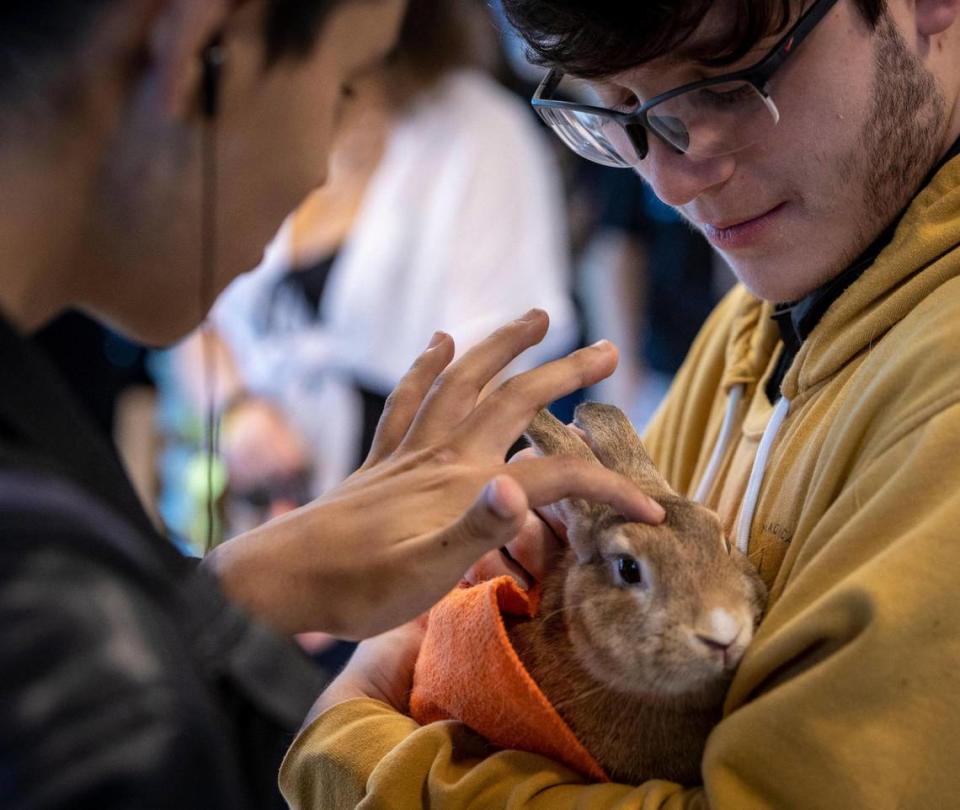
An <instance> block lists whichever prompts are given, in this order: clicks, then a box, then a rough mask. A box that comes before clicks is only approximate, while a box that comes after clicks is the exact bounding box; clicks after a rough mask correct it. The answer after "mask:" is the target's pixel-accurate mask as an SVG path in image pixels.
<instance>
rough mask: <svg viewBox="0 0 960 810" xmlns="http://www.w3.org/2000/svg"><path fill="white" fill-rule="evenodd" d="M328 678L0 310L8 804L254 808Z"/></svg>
mask: <svg viewBox="0 0 960 810" xmlns="http://www.w3.org/2000/svg"><path fill="white" fill-rule="evenodd" d="M319 689H320V679H319V675H318V674H317V672H316V670H315V669H314V668H313V667H312V665H311V664H310V663H309V662H308V661H307V660H306V659H305V658H304V657H303V656H301V655H300V654H299V652H298V651H297V650H296V648H295V647H293V645H292V644H290V643H289V642H287V641H285V640H283V639H280V638H279V637H277V636H275V635H274V634H273V633H272V632H271V631H269V630H268V629H267V628H266V627H264V626H262V625H260V624H258V623H256V622H254V621H252V620H251V619H249V618H248V617H247V616H245V615H244V614H243V613H242V612H241V611H240V610H239V609H237V608H236V607H234V606H232V605H231V604H230V603H229V602H228V601H227V600H226V599H225V597H224V596H223V595H222V593H221V591H220V590H219V588H218V587H217V583H216V582H215V580H214V579H213V578H212V577H211V576H210V575H209V574H208V573H207V572H206V571H205V570H204V569H202V568H200V567H199V566H198V565H197V562H196V561H195V560H190V559H188V558H185V557H183V556H182V555H181V554H180V553H179V552H178V551H177V550H176V549H175V548H174V546H173V545H172V544H171V543H169V542H168V541H167V540H166V539H165V538H164V537H162V536H161V535H159V534H158V533H157V532H155V531H154V529H153V528H152V526H151V524H150V521H149V519H148V518H147V516H146V514H145V512H144V511H143V509H142V507H141V505H140V502H139V500H138V499H137V496H136V494H135V493H134V491H133V489H132V487H131V485H130V483H129V481H128V480H127V478H126V476H125V474H124V472H123V469H122V466H121V464H120V462H119V460H118V459H117V457H116V454H115V452H114V450H113V448H112V446H111V445H110V444H109V442H107V441H106V440H105V439H104V438H102V437H101V436H99V435H98V433H97V430H96V428H95V427H94V426H93V425H92V424H91V423H90V421H89V420H88V419H87V417H86V416H85V415H84V413H82V411H81V409H80V408H79V406H78V405H77V404H76V403H75V402H74V400H73V398H72V396H71V395H70V394H69V393H68V392H67V390H66V388H65V387H64V386H63V385H62V384H61V383H60V382H59V381H58V380H57V378H56V375H55V373H54V372H53V371H52V369H51V367H50V366H49V365H48V364H47V362H46V361H45V359H44V358H43V357H42V356H40V354H39V353H38V352H36V351H35V350H34V349H33V348H32V347H31V346H30V345H29V344H28V343H27V342H26V341H24V340H23V339H22V338H21V337H20V336H19V335H17V334H16V333H15V332H14V330H13V329H12V328H11V327H10V326H9V325H8V324H7V323H5V322H4V321H3V320H2V318H0V807H2V808H4V809H5V810H6V809H7V808H53V807H58V808H59V807H70V808H85V807H90V808H94V807H96V808H103V809H104V810H106V809H107V808H121V807H122V808H204V809H205V810H210V809H213V808H231V810H235V809H240V810H242V809H243V808H261V807H271V806H276V804H277V800H278V793H277V789H276V774H277V770H278V767H279V763H280V758H281V757H282V755H283V751H284V750H285V747H286V745H287V744H288V743H289V742H290V740H291V739H292V737H293V734H294V732H295V731H296V729H297V727H298V726H299V724H300V722H301V720H302V718H303V717H304V716H305V714H306V712H307V710H308V709H309V706H310V703H311V702H312V700H313V699H314V698H315V697H316V695H317V693H318V692H319Z"/></svg>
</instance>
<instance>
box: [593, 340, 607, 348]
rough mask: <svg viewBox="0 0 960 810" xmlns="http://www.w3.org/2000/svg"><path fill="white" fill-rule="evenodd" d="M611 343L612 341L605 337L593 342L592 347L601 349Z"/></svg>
mask: <svg viewBox="0 0 960 810" xmlns="http://www.w3.org/2000/svg"><path fill="white" fill-rule="evenodd" d="M609 345H610V341H609V340H607V339H606V338H604V339H603V340H598V341H597V342H596V343H593V344H591V346H590V348H591V349H600V348H605V347H606V346H609Z"/></svg>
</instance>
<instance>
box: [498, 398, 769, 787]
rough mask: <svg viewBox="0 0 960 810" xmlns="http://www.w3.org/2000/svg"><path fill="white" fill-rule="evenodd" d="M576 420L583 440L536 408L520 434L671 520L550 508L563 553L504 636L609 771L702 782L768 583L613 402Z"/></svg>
mask: <svg viewBox="0 0 960 810" xmlns="http://www.w3.org/2000/svg"><path fill="white" fill-rule="evenodd" d="M575 424H576V426H577V427H578V428H580V429H581V430H582V431H583V433H584V435H585V436H586V441H584V440H583V439H581V438H580V437H579V436H577V435H576V433H574V432H573V431H571V430H569V429H568V428H566V427H565V426H564V425H563V424H561V423H560V422H559V421H558V420H557V419H556V418H555V417H553V416H552V415H550V414H549V413H548V412H547V411H541V412H540V413H539V414H538V416H537V417H536V418H535V419H534V421H533V423H532V424H531V425H530V427H529V429H528V431H527V436H528V438H529V439H530V441H531V443H532V444H533V445H534V447H535V448H536V449H537V450H538V451H539V452H540V453H542V454H544V455H554V454H565V455H574V456H579V457H581V458H588V459H590V460H592V461H594V462H598V463H602V464H603V465H604V466H606V467H609V468H611V469H613V470H616V471H618V472H620V473H622V474H624V475H626V476H627V477H629V478H630V479H631V480H633V481H635V482H636V483H637V484H639V485H640V486H641V487H642V488H643V489H644V490H645V491H646V492H647V493H648V494H649V495H651V496H653V497H655V498H656V499H657V500H658V501H659V502H660V504H661V505H662V506H663V507H664V509H665V510H666V512H667V518H666V520H665V521H664V522H663V523H662V524H661V525H659V526H648V525H645V524H640V523H627V522H626V521H625V520H624V519H623V518H622V517H620V516H619V515H617V514H615V513H614V512H613V511H612V510H610V508H609V507H604V506H594V505H591V504H588V503H587V502H585V501H580V500H574V499H568V500H565V501H562V502H561V503H560V504H558V505H557V507H555V508H557V509H558V510H559V513H560V515H561V517H562V519H563V522H564V524H565V525H566V527H567V534H568V539H569V542H570V550H569V551H568V552H567V553H566V555H565V556H564V558H563V560H562V561H561V563H560V564H559V565H558V566H557V568H556V569H555V570H554V571H553V573H552V574H551V575H550V576H549V577H547V579H546V580H545V581H544V582H543V585H542V594H541V602H540V611H539V613H538V615H537V616H536V617H535V618H533V619H527V620H522V621H517V622H511V624H510V626H509V628H508V629H509V635H510V640H511V642H512V644H513V646H514V648H515V649H516V651H517V654H518V655H519V657H520V659H521V661H522V663H523V664H524V666H525V667H526V669H527V671H528V672H529V674H530V675H531V677H532V678H533V679H534V680H535V681H536V682H537V684H538V685H539V686H540V688H541V690H542V691H543V692H544V694H545V695H546V696H547V698H548V699H549V700H550V702H551V703H552V705H553V706H554V708H555V709H556V710H557V712H558V713H559V714H560V716H561V717H562V718H563V719H564V721H565V722H566V723H567V725H569V726H570V728H571V729H572V731H573V732H574V734H575V735H576V736H577V738H578V739H579V740H580V742H581V743H583V745H584V746H585V747H586V748H587V749H588V750H589V751H590V752H591V753H592V754H593V756H594V757H595V758H596V759H597V761H598V762H599V763H600V765H601V766H602V767H603V768H604V770H605V771H606V772H607V774H608V775H609V776H610V777H611V778H612V779H614V780H617V781H623V782H628V783H634V784H636V783H639V782H641V781H643V780H644V779H649V778H659V779H671V780H674V781H678V782H680V783H682V784H696V783H698V782H699V781H700V761H701V758H702V755H703V748H704V745H705V743H706V738H707V735H708V734H709V733H710V730H711V729H712V728H713V726H714V725H716V723H717V722H718V721H719V719H720V716H721V709H722V704H723V699H724V696H725V694H726V691H727V687H728V685H729V683H730V680H731V679H732V677H733V673H734V671H735V669H736V666H737V664H738V663H739V661H740V658H741V657H742V655H743V652H744V650H745V649H746V646H747V644H748V643H749V642H750V640H751V638H752V637H753V631H754V628H755V627H756V625H757V622H758V621H759V619H760V616H761V614H762V612H763V608H764V605H765V602H766V588H765V587H764V585H763V583H762V582H761V580H760V578H759V576H758V575H757V572H756V570H755V569H754V567H753V566H752V565H751V563H750V562H749V561H748V560H747V559H746V557H745V556H744V555H743V554H741V553H740V552H739V551H737V549H736V548H732V547H731V546H730V544H729V543H728V541H727V540H726V538H725V537H724V534H723V530H722V528H721V526H720V521H719V519H718V518H717V516H716V515H715V514H714V513H713V512H711V511H710V510H708V509H706V508H704V507H702V506H700V505H698V504H696V503H694V502H692V501H690V500H688V499H686V498H682V497H680V496H678V495H677V494H676V493H675V492H673V490H671V489H670V487H669V485H668V484H667V483H666V481H665V480H664V479H663V478H662V476H661V475H660V474H659V472H658V471H657V470H656V468H655V467H654V466H653V463H652V462H651V461H650V459H649V457H648V456H647V453H646V451H645V449H644V447H643V444H642V443H641V441H640V438H639V436H638V435H637V433H636V431H635V430H634V429H633V426H632V425H631V424H630V422H629V420H628V419H627V418H626V416H625V415H624V414H623V413H622V412H621V411H620V410H619V409H618V408H615V407H612V406H609V405H601V404H599V403H588V404H585V405H581V406H580V407H579V408H578V409H577V413H576V419H575Z"/></svg>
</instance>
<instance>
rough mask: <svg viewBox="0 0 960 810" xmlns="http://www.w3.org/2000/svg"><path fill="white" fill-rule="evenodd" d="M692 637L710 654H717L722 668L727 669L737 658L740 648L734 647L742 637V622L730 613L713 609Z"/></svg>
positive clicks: (721, 609) (720, 609)
mask: <svg viewBox="0 0 960 810" xmlns="http://www.w3.org/2000/svg"><path fill="white" fill-rule="evenodd" d="M694 635H695V636H696V638H697V641H699V642H700V643H701V644H703V645H704V646H705V647H706V648H707V649H708V650H710V652H711V653H718V654H719V656H720V658H721V659H722V660H723V663H724V666H726V667H729V666H731V665H732V664H733V663H735V659H737V658H739V655H738V653H739V652H740V648H739V647H738V646H735V645H737V642H738V641H740V640H741V638H742V636H743V622H742V621H741V620H740V619H738V618H737V617H736V616H734V615H733V614H732V613H731V612H730V611H728V610H724V609H723V608H715V609H714V610H711V611H710V613H708V614H707V617H706V621H705V622H703V624H702V625H701V626H700V627H698V628H697V629H696V631H695V633H694Z"/></svg>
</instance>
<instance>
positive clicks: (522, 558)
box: [501, 510, 566, 585]
mask: <svg viewBox="0 0 960 810" xmlns="http://www.w3.org/2000/svg"><path fill="white" fill-rule="evenodd" d="M565 548H566V543H565V542H564V540H562V539H561V538H560V537H558V536H557V534H556V533H555V532H554V530H553V528H552V527H551V526H550V525H549V524H548V523H545V522H544V521H543V520H541V519H540V517H539V514H538V513H537V512H535V511H532V510H531V511H530V512H528V513H527V518H526V520H525V521H524V524H523V527H522V528H521V529H520V531H519V532H518V533H517V536H516V537H514V538H513V540H511V541H510V542H509V543H507V547H506V552H507V554H509V555H510V556H509V560H507V562H508V563H510V564H511V565H513V566H514V567H515V568H518V569H520V570H521V571H522V572H523V574H524V579H525V580H526V581H527V583H528V585H529V584H533V582H542V581H543V579H544V577H546V575H547V574H548V573H549V572H550V570H551V569H552V568H553V566H554V565H556V563H557V560H558V559H559V557H560V556H561V555H562V554H563V552H564V549H565ZM501 556H503V553H502V552H501Z"/></svg>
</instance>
